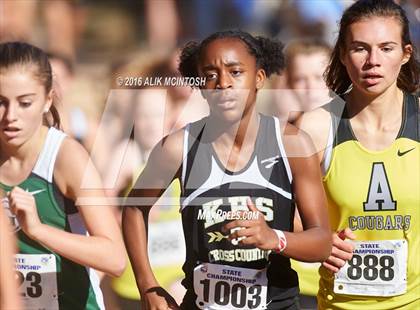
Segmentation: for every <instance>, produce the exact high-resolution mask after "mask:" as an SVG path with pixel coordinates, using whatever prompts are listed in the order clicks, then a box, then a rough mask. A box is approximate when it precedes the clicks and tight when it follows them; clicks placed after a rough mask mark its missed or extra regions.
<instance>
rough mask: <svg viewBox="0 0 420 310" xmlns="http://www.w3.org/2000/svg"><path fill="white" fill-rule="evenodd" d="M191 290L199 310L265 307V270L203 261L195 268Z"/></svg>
mask: <svg viewBox="0 0 420 310" xmlns="http://www.w3.org/2000/svg"><path fill="white" fill-rule="evenodd" d="M194 291H195V293H196V295H197V300H196V305H197V307H198V308H200V309H206V310H210V309H211V310H216V309H229V310H245V309H256V310H262V309H266V308H267V272H266V269H263V270H255V269H248V268H237V267H232V266H226V265H216V264H209V263H204V264H201V265H199V266H197V267H196V268H195V269H194Z"/></svg>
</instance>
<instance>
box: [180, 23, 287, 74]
mask: <svg viewBox="0 0 420 310" xmlns="http://www.w3.org/2000/svg"><path fill="white" fill-rule="evenodd" d="M225 38H232V39H238V40H241V41H242V42H243V43H244V44H245V45H246V47H247V49H248V51H249V53H250V54H251V55H253V56H254V57H255V61H256V65H257V68H259V69H263V70H264V71H265V74H266V75H267V77H269V76H270V75H272V74H274V73H277V74H279V73H280V72H281V71H282V70H283V69H284V66H285V59H284V54H283V44H282V43H281V42H279V41H275V40H272V39H268V38H265V37H261V36H253V35H251V34H249V33H248V32H244V31H241V30H227V31H220V32H216V33H214V34H212V35H210V36H209V37H207V38H206V39H204V40H203V41H201V43H198V42H195V41H191V42H189V43H187V44H186V45H185V46H184V48H183V49H182V52H181V57H180V59H181V61H180V64H179V68H178V69H179V71H180V72H181V74H182V76H184V77H198V71H197V67H198V61H199V58H200V55H201V53H202V51H203V50H204V48H205V47H206V46H207V45H208V44H209V43H211V42H213V41H215V40H218V39H225Z"/></svg>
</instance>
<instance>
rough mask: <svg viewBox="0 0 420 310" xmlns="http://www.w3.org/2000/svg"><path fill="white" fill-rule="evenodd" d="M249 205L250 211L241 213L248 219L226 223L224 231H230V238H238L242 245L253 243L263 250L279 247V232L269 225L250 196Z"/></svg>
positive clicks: (233, 239)
mask: <svg viewBox="0 0 420 310" xmlns="http://www.w3.org/2000/svg"><path fill="white" fill-rule="evenodd" d="M247 205H248V209H249V211H247V212H242V213H241V214H242V215H243V217H244V218H246V219H238V220H234V221H232V222H230V223H228V224H226V225H225V226H224V227H223V228H222V232H224V233H227V232H230V234H229V237H228V238H229V240H232V241H233V242H235V240H237V241H239V243H240V244H242V245H252V246H255V247H257V248H259V249H261V250H273V249H275V248H277V246H278V237H277V234H276V233H275V232H274V230H273V229H271V228H270V227H269V226H268V225H267V222H266V221H265V219H264V214H262V213H261V212H260V211H259V210H258V209H257V207H255V205H254V203H253V202H252V200H251V199H250V198H248V199H247ZM249 212H252V213H249ZM252 215H257V216H255V217H254V216H252ZM233 242H232V243H233Z"/></svg>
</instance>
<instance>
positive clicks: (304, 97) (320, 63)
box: [274, 40, 331, 122]
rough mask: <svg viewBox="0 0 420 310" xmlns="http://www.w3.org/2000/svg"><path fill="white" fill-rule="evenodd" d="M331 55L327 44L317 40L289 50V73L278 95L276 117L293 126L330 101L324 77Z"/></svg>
mask: <svg viewBox="0 0 420 310" xmlns="http://www.w3.org/2000/svg"><path fill="white" fill-rule="evenodd" d="M330 53H331V49H330V47H329V46H328V45H327V44H325V43H323V42H320V41H315V40H300V41H295V42H292V43H290V44H289V45H288V46H287V48H286V52H285V55H286V70H285V72H284V75H283V76H281V77H280V78H279V79H278V81H277V88H278V90H277V91H276V92H275V101H274V106H275V109H274V110H275V114H277V115H278V116H279V117H281V118H287V119H288V120H289V121H290V122H294V121H295V120H296V118H297V117H298V116H299V115H300V114H301V113H303V112H305V111H310V110H313V109H315V108H317V107H319V106H321V105H323V104H325V103H327V102H328V101H329V99H330V97H329V90H328V88H327V86H326V85H325V81H324V79H323V73H324V71H325V68H326V67H327V64H328V59H329V54H330Z"/></svg>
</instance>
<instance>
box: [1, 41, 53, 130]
mask: <svg viewBox="0 0 420 310" xmlns="http://www.w3.org/2000/svg"><path fill="white" fill-rule="evenodd" d="M16 65H30V66H31V69H32V68H33V69H32V71H33V73H34V75H35V78H37V79H38V80H39V81H40V82H41V83H42V85H44V87H45V93H46V94H48V93H49V92H50V91H51V89H52V87H53V75H52V69H51V64H50V62H49V60H48V56H47V54H46V53H45V52H44V51H43V50H41V49H40V48H38V47H36V46H33V45H30V44H28V43H24V42H6V43H1V44H0V69H7V68H10V67H13V66H16ZM57 101H58V98H57V96H56V95H55V93H54V94H53V103H52V105H51V108H50V110H49V112H48V114H49V115H48V114H46V115H45V121H46V123H47V124H48V126H53V127H57V128H60V124H61V121H60V114H59V113H58V111H57V107H56V105H57Z"/></svg>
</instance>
